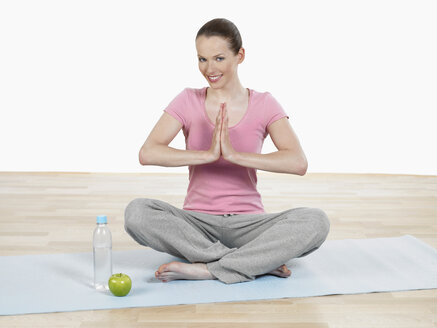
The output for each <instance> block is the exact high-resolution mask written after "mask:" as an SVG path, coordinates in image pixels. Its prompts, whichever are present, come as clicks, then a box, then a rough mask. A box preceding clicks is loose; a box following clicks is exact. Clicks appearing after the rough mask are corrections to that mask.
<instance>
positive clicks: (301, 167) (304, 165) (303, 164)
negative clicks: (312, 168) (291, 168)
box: [296, 158, 308, 176]
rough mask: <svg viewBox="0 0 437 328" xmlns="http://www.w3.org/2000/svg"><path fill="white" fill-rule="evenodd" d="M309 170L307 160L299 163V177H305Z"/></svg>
mask: <svg viewBox="0 0 437 328" xmlns="http://www.w3.org/2000/svg"><path fill="white" fill-rule="evenodd" d="M307 169H308V161H307V159H306V158H303V159H302V160H301V161H300V162H299V167H298V170H297V172H296V173H297V174H298V175H301V176H303V175H305V174H306V173H307Z"/></svg>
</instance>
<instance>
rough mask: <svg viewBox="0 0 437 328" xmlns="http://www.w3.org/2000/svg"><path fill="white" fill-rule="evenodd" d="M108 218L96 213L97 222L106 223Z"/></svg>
mask: <svg viewBox="0 0 437 328" xmlns="http://www.w3.org/2000/svg"><path fill="white" fill-rule="evenodd" d="M107 222H108V220H107V218H106V215H98V216H97V223H107Z"/></svg>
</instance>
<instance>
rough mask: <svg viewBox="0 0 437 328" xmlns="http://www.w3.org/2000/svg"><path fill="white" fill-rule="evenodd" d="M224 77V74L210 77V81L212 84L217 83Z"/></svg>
mask: <svg viewBox="0 0 437 328" xmlns="http://www.w3.org/2000/svg"><path fill="white" fill-rule="evenodd" d="M222 76H223V74H221V75H213V76H208V80H210V81H211V82H217V81H218V80H220V79H221V78H222Z"/></svg>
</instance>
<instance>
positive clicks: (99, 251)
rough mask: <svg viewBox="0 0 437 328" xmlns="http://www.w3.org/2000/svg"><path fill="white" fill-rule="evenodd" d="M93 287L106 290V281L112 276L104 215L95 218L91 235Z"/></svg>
mask: <svg viewBox="0 0 437 328" xmlns="http://www.w3.org/2000/svg"><path fill="white" fill-rule="evenodd" d="M93 248H94V287H95V288H96V289H97V290H108V289H109V288H108V280H109V278H110V277H111V275H112V256H111V250H112V236H111V231H109V228H108V226H107V218H106V215H99V216H97V226H96V228H95V229H94V234H93Z"/></svg>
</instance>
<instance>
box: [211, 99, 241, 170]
mask: <svg viewBox="0 0 437 328" xmlns="http://www.w3.org/2000/svg"><path fill="white" fill-rule="evenodd" d="M228 124H229V117H228V111H227V109H226V103H222V104H221V107H220V110H219V112H218V115H217V117H216V123H215V129H214V132H213V136H212V142H211V148H210V149H209V152H210V153H211V154H212V156H211V158H212V161H213V162H214V161H216V160H218V159H219V158H220V156H223V158H224V159H225V160H230V159H231V158H232V157H233V156H234V155H235V154H236V153H237V152H236V151H235V149H234V148H233V147H232V144H231V140H230V138H229V126H228Z"/></svg>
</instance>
